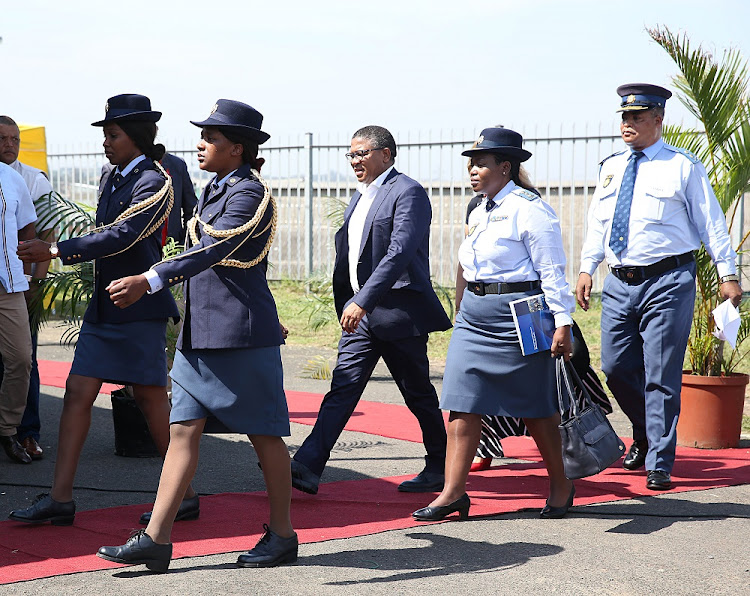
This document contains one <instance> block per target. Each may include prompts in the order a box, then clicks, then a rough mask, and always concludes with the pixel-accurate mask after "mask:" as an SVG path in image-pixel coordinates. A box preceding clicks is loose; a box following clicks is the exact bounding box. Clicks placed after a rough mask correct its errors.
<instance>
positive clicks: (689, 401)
mask: <svg viewBox="0 0 750 596" xmlns="http://www.w3.org/2000/svg"><path fill="white" fill-rule="evenodd" d="M648 33H649V34H650V36H651V38H652V39H653V40H654V41H656V43H658V44H659V45H660V46H661V47H662V48H663V49H664V50H665V51H666V52H667V54H669V56H670V57H671V58H672V60H673V61H674V62H675V64H676V65H677V68H678V70H679V74H678V75H676V76H675V77H673V82H674V86H675V87H676V89H677V93H676V95H677V97H678V98H679V100H680V101H681V102H682V103H683V105H685V106H686V107H687V109H688V110H689V111H690V113H691V114H692V115H693V116H695V118H696V119H697V121H698V122H699V123H700V127H701V128H702V130H699V129H698V128H690V127H684V126H675V125H672V126H665V128H664V131H663V137H664V139H665V141H666V142H667V143H670V144H672V145H675V146H678V147H682V148H684V149H687V150H689V151H691V152H692V153H694V154H695V155H696V156H697V157H698V158H699V159H700V160H701V161H702V162H703V164H704V165H705V166H706V169H707V172H708V177H709V180H710V181H711V185H712V186H713V189H714V192H715V193H716V198H717V199H718V201H719V204H720V205H721V207H722V209H723V211H724V214H725V216H726V218H727V224H728V226H729V230H730V234H731V235H732V237H733V238H737V235H738V234H737V231H739V236H740V238H739V240H738V242H737V245H736V247H735V248H736V250H737V253H738V254H740V255H741V254H742V250H743V247H744V243H745V240H746V239H747V237H748V234H745V233H744V232H743V230H742V225H743V222H742V209H741V205H742V200H743V195H744V194H745V193H746V192H747V191H748V190H749V189H750V101H749V99H750V98H749V97H748V64H747V61H746V60H745V59H744V58H743V57H742V55H741V54H740V52H739V51H738V50H736V49H730V50H726V51H725V52H724V53H723V56H722V59H721V60H717V59H716V58H715V56H713V55H712V54H711V53H710V52H708V51H707V50H705V49H704V48H703V47H701V46H698V47H691V44H690V40H689V39H688V36H687V35H686V34H685V33H682V34H677V35H675V34H673V33H672V32H671V31H670V30H669V29H667V28H666V27H656V28H653V29H649V30H648ZM696 262H697V278H696V282H697V297H696V304H695V313H694V318H693V328H692V330H691V336H690V340H689V343H688V359H689V367H690V368H689V370H686V371H685V373H684V374H683V377H682V411H681V414H680V419H679V423H678V425H677V441H678V443H679V444H680V445H684V446H690V447H705V448H723V447H736V446H737V445H738V443H739V438H740V430H741V427H742V410H743V406H744V400H745V389H746V385H747V383H748V375H747V374H744V373H741V372H739V365H740V364H741V363H742V361H743V359H744V358H745V356H746V355H747V353H748V350H747V348H746V347H743V345H742V344H743V342H744V341H745V340H746V339H747V337H748V335H750V309H749V308H748V306H747V304H746V303H745V302H744V301H743V303H742V304H741V305H740V317H741V324H740V330H739V333H738V336H737V342H736V346H735V348H734V349H733V348H732V347H731V346H730V345H729V344H728V343H727V342H724V341H721V340H719V339H717V338H716V337H715V336H714V331H715V322H714V318H713V314H712V313H713V310H714V309H715V308H716V307H717V306H719V305H720V304H721V302H722V297H721V293H720V290H719V280H718V278H717V275H716V271H715V269H714V266H713V264H712V263H711V259H710V257H709V255H708V253H707V252H706V248H705V246H702V247H701V248H700V250H699V251H698V252H697V254H696Z"/></svg>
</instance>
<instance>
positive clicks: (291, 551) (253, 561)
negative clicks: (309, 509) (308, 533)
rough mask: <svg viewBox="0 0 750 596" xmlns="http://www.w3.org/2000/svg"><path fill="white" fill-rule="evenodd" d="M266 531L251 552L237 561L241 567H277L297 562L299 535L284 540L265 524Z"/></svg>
mask: <svg viewBox="0 0 750 596" xmlns="http://www.w3.org/2000/svg"><path fill="white" fill-rule="evenodd" d="M263 529H264V530H265V531H266V533H265V534H263V536H261V539H260V540H258V544H256V545H255V548H253V550H251V551H250V552H248V553H246V554H244V555H240V556H239V558H238V559H237V565H238V566H239V567H276V566H277V565H285V564H288V563H296V562H297V549H298V547H299V541H298V540H297V534H295V535H294V536H292V537H290V538H282V537H281V536H279V535H278V534H276V533H275V532H272V531H271V528H269V527H268V526H267V525H266V524H263Z"/></svg>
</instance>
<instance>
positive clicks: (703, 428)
mask: <svg viewBox="0 0 750 596" xmlns="http://www.w3.org/2000/svg"><path fill="white" fill-rule="evenodd" d="M748 379H750V377H749V376H748V375H746V374H741V373H732V374H731V375H729V376H728V377H703V376H700V375H692V374H687V373H685V374H683V375H682V394H681V402H682V405H681V411H680V418H679V420H678V422H677V444H678V445H682V446H683V447H699V448H701V449H725V448H728V447H737V446H738V445H739V443H740V432H741V431H742V409H743V407H744V405H745V386H746V385H747V383H748Z"/></svg>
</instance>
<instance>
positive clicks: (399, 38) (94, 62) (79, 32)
mask: <svg viewBox="0 0 750 596" xmlns="http://www.w3.org/2000/svg"><path fill="white" fill-rule="evenodd" d="M170 6H171V7H170ZM120 7H122V8H120ZM748 23H750V2H746V1H743V0H714V1H713V2H710V3H705V2H698V1H695V0H682V1H672V0H666V1H658V0H652V1H651V2H630V3H627V2H626V3H623V2H610V1H607V0H599V1H593V0H591V1H589V0H572V1H552V0H538V1H532V0H527V1H521V0H516V1H515V2H511V1H506V0H494V1H491V0H473V1H471V2H458V1H446V0H433V1H425V0H397V1H394V0H382V1H381V2H379V3H378V2H372V1H364V0H363V1H360V2H351V1H347V2H343V1H341V2H339V1H324V0H319V1H317V2H313V1H309V0H308V1H283V0H277V1H275V2H272V1H269V0H264V1H247V0H245V1H228V2H219V1H216V2H213V3H209V2H196V1H194V0H183V1H182V2H179V3H178V2H155V1H153V0H151V1H148V2H144V1H143V0H131V1H130V2H127V3H118V4H115V3H103V2H101V1H100V0H97V1H94V0H77V1H76V2H57V1H54V0H49V1H45V2H42V1H39V0H26V1H25V2H16V3H12V5H11V6H9V7H8V6H6V7H4V8H3V10H2V16H0V36H2V38H3V42H2V44H0V68H1V69H2V73H3V90H2V93H1V94H0V113H6V114H9V115H11V116H13V117H14V118H16V119H17V120H18V121H21V122H28V123H37V124H43V125H45V126H46V127H47V136H48V142H49V144H50V145H52V146H55V147H59V146H65V145H67V146H68V147H78V146H79V145H81V144H91V143H97V144H98V143H99V140H100V131H99V130H97V129H94V128H92V127H91V126H90V123H91V122H93V121H95V120H99V119H101V118H102V117H103V112H104V103H105V101H106V99H107V98H108V97H109V96H111V95H115V94H117V93H124V92H137V93H144V94H146V95H148V96H150V97H151V99H152V103H153V106H154V109H158V110H161V111H163V112H164V117H163V118H162V121H161V122H160V128H161V137H162V138H163V139H165V140H170V139H180V140H181V139H190V138H192V137H195V136H196V133H197V130H196V129H194V128H193V127H192V126H190V125H189V124H188V123H187V121H188V120H189V119H202V118H203V117H205V116H206V115H207V114H208V112H209V110H210V108H211V107H212V106H213V104H214V102H215V100H216V99H217V98H220V97H227V98H233V99H240V100H242V101H245V102H247V103H250V104H251V105H253V106H254V107H256V108H257V109H259V110H260V111H261V112H263V114H264V115H265V118H266V120H265V125H264V128H265V129H266V130H267V131H268V132H269V133H270V134H271V135H272V136H273V137H274V140H275V141H276V142H278V141H282V140H284V139H285V138H286V137H287V136H288V135H292V136H293V137H296V135H297V134H299V133H303V132H307V131H311V132H315V133H323V135H324V136H323V138H325V134H328V133H329V132H332V133H336V134H339V133H340V134H347V133H351V132H352V131H353V130H355V129H356V128H358V127H359V126H361V125H364V124H372V123H376V124H382V125H385V126H387V127H389V128H391V129H392V130H393V131H394V132H401V133H402V134H405V132H406V131H425V132H426V131H429V130H439V129H443V130H444V131H445V132H444V137H445V136H446V135H448V136H449V135H450V134H451V132H450V131H454V133H453V134H455V135H460V134H461V131H468V133H469V134H470V136H473V132H474V131H475V130H479V129H481V128H484V127H485V126H490V125H493V124H495V123H503V124H505V125H506V126H509V127H512V128H516V129H517V130H522V131H525V132H526V134H527V135H530V134H532V132H533V131H534V130H535V128H537V129H538V130H539V131H542V130H546V127H547V126H548V125H551V126H552V128H553V130H556V131H559V129H560V126H561V125H562V126H564V127H565V130H568V131H570V130H572V127H573V126H574V125H575V127H576V128H575V130H576V132H582V131H583V128H584V126H585V125H586V124H588V126H589V130H596V128H597V127H598V125H599V123H600V122H602V123H604V126H605V129H606V130H607V131H608V132H609V131H610V130H612V128H611V126H612V123H613V122H616V120H617V115H616V114H615V113H614V110H615V109H616V107H617V97H616V94H615V88H616V87H617V86H618V85H619V84H621V83H625V82H635V81H643V82H652V83H656V84H660V85H664V86H671V82H670V78H671V76H672V75H673V74H674V73H675V67H674V66H673V64H672V62H671V60H670V59H669V57H668V56H667V55H666V53H665V52H664V51H663V50H662V49H661V48H660V47H659V46H657V45H656V44H655V43H654V42H652V41H651V39H650V38H649V36H648V34H647V33H646V31H645V27H646V26H654V25H657V24H663V25H666V26H668V27H670V28H671V29H672V30H673V31H686V32H687V33H688V34H689V35H690V38H691V40H692V41H693V42H694V43H695V44H698V43H701V44H703V45H704V46H705V47H707V48H710V49H712V50H713V51H715V52H717V53H719V54H720V53H721V52H722V51H723V50H724V49H725V48H727V47H737V48H739V49H741V50H742V52H743V53H744V55H745V56H746V57H750V32H748ZM685 115H686V112H685V110H684V109H682V108H681V107H679V106H678V104H677V102H676V101H674V100H672V101H671V102H670V103H669V104H668V121H669V120H672V121H675V120H679V119H680V118H683V117H685Z"/></svg>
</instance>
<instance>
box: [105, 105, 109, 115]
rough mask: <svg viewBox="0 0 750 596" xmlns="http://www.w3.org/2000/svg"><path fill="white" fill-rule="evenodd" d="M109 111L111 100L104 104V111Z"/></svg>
mask: <svg viewBox="0 0 750 596" xmlns="http://www.w3.org/2000/svg"><path fill="white" fill-rule="evenodd" d="M107 112H109V102H107V103H105V104H104V113H105V114H106V113H107Z"/></svg>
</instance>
